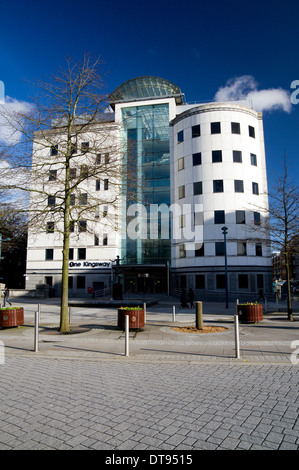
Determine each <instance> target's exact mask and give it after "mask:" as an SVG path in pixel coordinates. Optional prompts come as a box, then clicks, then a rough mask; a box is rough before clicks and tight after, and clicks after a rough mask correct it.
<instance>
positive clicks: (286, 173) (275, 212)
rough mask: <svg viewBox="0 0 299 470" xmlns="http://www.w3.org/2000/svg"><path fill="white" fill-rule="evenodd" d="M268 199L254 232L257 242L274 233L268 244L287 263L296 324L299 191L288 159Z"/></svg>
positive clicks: (289, 306)
mask: <svg viewBox="0 0 299 470" xmlns="http://www.w3.org/2000/svg"><path fill="white" fill-rule="evenodd" d="M268 196H269V209H268V211H265V208H262V207H261V208H259V207H258V208H257V207H255V210H261V211H263V213H266V214H267V212H268V214H267V216H265V217H263V218H262V219H261V220H260V221H258V223H256V225H255V226H254V229H255V231H256V234H257V235H256V236H257V239H258V236H259V234H260V235H262V234H265V233H270V237H269V238H268V242H269V243H270V244H271V247H272V249H273V250H277V251H279V252H280V255H281V256H283V258H284V259H285V263H286V284H287V312H288V320H290V321H293V310H292V298H291V289H290V281H291V273H290V260H291V257H292V256H293V255H295V254H299V251H298V239H299V217H298V216H299V213H298V201H299V187H298V185H296V184H294V182H293V181H292V178H291V176H290V164H289V163H288V161H287V157H286V156H285V157H284V160H283V161H282V172H281V173H280V174H276V175H275V177H274V178H273V181H272V184H271V188H270V190H269V192H268ZM263 241H267V238H264V239H263Z"/></svg>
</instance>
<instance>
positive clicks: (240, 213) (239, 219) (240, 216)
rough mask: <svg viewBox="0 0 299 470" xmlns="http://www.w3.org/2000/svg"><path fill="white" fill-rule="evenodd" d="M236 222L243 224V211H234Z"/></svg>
mask: <svg viewBox="0 0 299 470" xmlns="http://www.w3.org/2000/svg"><path fill="white" fill-rule="evenodd" d="M236 224H245V211H236Z"/></svg>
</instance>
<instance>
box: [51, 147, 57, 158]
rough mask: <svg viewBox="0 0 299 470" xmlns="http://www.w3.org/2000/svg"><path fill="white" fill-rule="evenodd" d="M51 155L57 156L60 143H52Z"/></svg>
mask: <svg viewBox="0 0 299 470" xmlns="http://www.w3.org/2000/svg"><path fill="white" fill-rule="evenodd" d="M50 155H51V157H55V155H58V145H52V147H51V148H50Z"/></svg>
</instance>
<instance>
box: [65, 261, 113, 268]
mask: <svg viewBox="0 0 299 470" xmlns="http://www.w3.org/2000/svg"><path fill="white" fill-rule="evenodd" d="M69 267H70V268H91V269H93V268H111V262H110V261H82V262H80V261H70V262H69Z"/></svg>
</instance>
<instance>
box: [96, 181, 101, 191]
mask: <svg viewBox="0 0 299 470" xmlns="http://www.w3.org/2000/svg"><path fill="white" fill-rule="evenodd" d="M100 190H101V180H96V191H100Z"/></svg>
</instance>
